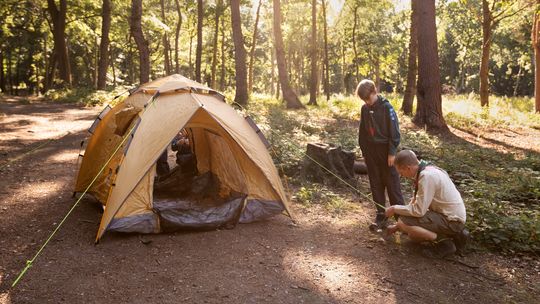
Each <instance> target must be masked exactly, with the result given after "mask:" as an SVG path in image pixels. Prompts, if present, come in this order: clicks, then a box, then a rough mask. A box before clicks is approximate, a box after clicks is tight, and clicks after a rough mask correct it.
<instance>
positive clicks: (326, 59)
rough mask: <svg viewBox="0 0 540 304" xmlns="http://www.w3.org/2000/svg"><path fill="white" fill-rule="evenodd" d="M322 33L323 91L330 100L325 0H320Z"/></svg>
mask: <svg viewBox="0 0 540 304" xmlns="http://www.w3.org/2000/svg"><path fill="white" fill-rule="evenodd" d="M322 15H323V32H324V33H323V34H324V66H325V69H324V71H325V75H324V93H326V100H330V64H329V60H328V21H327V20H326V0H322Z"/></svg>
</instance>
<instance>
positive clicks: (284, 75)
mask: <svg viewBox="0 0 540 304" xmlns="http://www.w3.org/2000/svg"><path fill="white" fill-rule="evenodd" d="M272 3H273V10H274V45H275V49H276V60H277V66H278V78H279V83H280V85H281V91H282V92H283V99H284V100H285V102H286V105H287V108H289V109H299V108H304V105H303V104H302V103H301V102H300V99H298V96H296V93H294V91H293V90H292V88H291V85H290V84H289V75H288V72H287V62H286V59H285V49H284V47H283V35H282V33H281V3H280V0H272Z"/></svg>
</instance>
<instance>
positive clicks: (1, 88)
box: [0, 48, 6, 93]
mask: <svg viewBox="0 0 540 304" xmlns="http://www.w3.org/2000/svg"><path fill="white" fill-rule="evenodd" d="M0 92H2V93H5V92H6V78H5V75H4V50H2V49H1V48H0Z"/></svg>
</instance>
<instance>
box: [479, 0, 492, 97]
mask: <svg viewBox="0 0 540 304" xmlns="http://www.w3.org/2000/svg"><path fill="white" fill-rule="evenodd" d="M492 21H493V18H492V15H491V11H490V10H489V3H488V1H487V0H482V61H481V63H480V104H481V105H482V106H489V51H490V48H491V30H492V24H493V22H492Z"/></svg>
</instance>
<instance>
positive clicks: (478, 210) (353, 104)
mask: <svg viewBox="0 0 540 304" xmlns="http://www.w3.org/2000/svg"><path fill="white" fill-rule="evenodd" d="M387 97H388V99H390V100H391V102H392V103H393V105H394V107H395V108H396V110H397V109H399V102H400V101H401V97H400V96H397V95H389V96H387ZM302 101H303V102H304V103H306V102H307V97H303V98H302ZM443 103H445V106H444V110H445V117H446V120H447V122H448V124H449V125H451V126H454V127H459V128H465V129H468V130H470V131H478V129H479V128H490V127H495V126H496V127H498V128H509V129H512V128H514V127H516V121H515V120H516V119H520V121H519V126H520V127H531V128H536V127H537V126H539V125H540V123H539V122H540V120H539V116H540V115H536V114H534V113H533V112H532V107H531V106H530V103H532V100H531V99H524V98H522V99H516V100H514V99H507V98H506V99H505V98H497V97H492V98H491V107H492V108H494V109H490V110H485V109H482V108H481V107H480V106H479V105H478V104H479V102H478V101H477V99H476V98H475V97H471V96H452V97H445V98H444V99H443ZM463 108H466V109H468V110H463ZM456 109H458V110H456ZM242 111H243V112H245V113H246V114H249V115H250V116H252V117H253V118H254V119H255V121H256V122H257V123H258V125H259V127H260V128H261V129H262V130H263V133H264V134H265V135H266V137H267V138H268V140H269V141H270V142H271V143H272V148H271V153H272V156H273V158H274V160H275V162H276V164H277V165H278V169H279V170H280V172H282V173H283V174H285V175H287V176H288V178H289V180H290V182H291V183H292V184H293V187H294V188H295V189H297V191H296V192H295V193H293V197H294V198H295V200H296V201H297V202H299V203H301V204H303V205H306V206H309V205H312V204H314V203H319V204H323V205H325V206H332V205H334V206H338V207H337V208H332V207H329V209H330V210H339V211H338V213H339V212H341V211H344V210H350V208H348V207H346V206H347V204H351V202H352V201H353V199H351V198H352V197H354V195H353V194H352V193H353V191H351V190H350V189H348V188H347V187H346V186H345V187H344V186H343V185H342V184H341V185H340V182H339V181H337V182H336V181H334V182H332V183H327V182H325V183H315V182H311V181H310V180H308V179H307V178H306V177H305V176H303V175H302V165H303V163H304V161H305V160H304V154H303V152H304V151H305V148H306V144H307V143H308V142H325V143H334V144H337V145H341V146H342V147H344V148H345V149H347V150H352V151H355V152H356V153H357V155H358V156H360V155H361V153H360V151H359V149H358V145H357V136H358V130H357V128H358V118H359V115H360V113H359V112H360V103H359V102H358V101H357V100H356V99H355V98H353V97H347V96H333V97H332V98H331V100H330V101H329V102H327V101H325V99H324V97H321V98H319V105H318V106H308V107H307V109H306V110H286V109H284V107H283V105H282V104H281V103H280V102H279V101H277V100H276V99H275V98H272V97H268V96H265V95H255V96H253V98H252V100H251V103H250V105H249V107H247V109H243V110H242ZM398 113H399V111H398ZM398 115H399V116H400V120H401V121H402V126H404V125H406V126H411V125H412V124H411V123H410V118H409V117H405V116H403V115H401V113H399V114H398ZM401 131H402V144H401V146H402V147H406V148H410V149H413V150H414V151H416V152H417V153H418V154H419V155H420V156H421V157H422V158H424V159H427V160H429V161H432V162H434V163H435V164H437V165H438V166H440V167H442V168H444V169H445V170H447V171H448V173H449V174H450V176H451V177H452V179H453V180H454V182H455V183H456V185H457V187H458V189H459V190H460V192H461V193H462V195H463V198H464V200H465V204H466V207H467V213H468V219H467V226H468V228H469V229H470V231H471V233H472V235H473V238H474V240H475V241H474V244H476V246H477V247H479V248H487V249H493V250H500V251H504V252H509V253H511V252H529V253H536V254H538V253H540V155H539V154H538V153H535V152H532V151H525V152H523V151H519V153H518V152H516V153H503V152H500V151H497V150H495V149H490V148H486V147H481V146H478V145H476V144H474V143H470V142H468V141H466V140H464V139H462V138H459V137H457V136H455V135H451V134H450V135H443V136H436V135H431V134H429V133H427V132H425V131H424V130H422V129H418V128H416V127H402V130H401ZM517 150H518V149H516V151H517ZM403 185H404V188H403V191H405V192H410V191H411V188H410V183H408V182H404V183H403ZM360 186H361V187H363V189H364V190H365V189H367V188H368V185H367V184H366V185H360Z"/></svg>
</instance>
